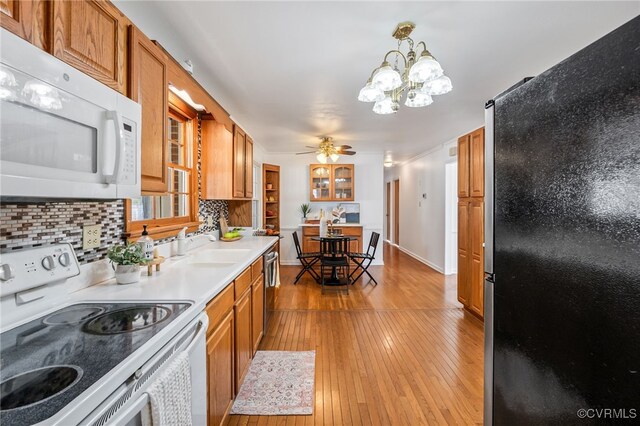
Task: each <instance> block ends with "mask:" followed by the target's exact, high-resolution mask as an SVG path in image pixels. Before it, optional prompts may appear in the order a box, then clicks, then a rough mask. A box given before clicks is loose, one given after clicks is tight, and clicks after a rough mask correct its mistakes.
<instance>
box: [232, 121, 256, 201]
mask: <svg viewBox="0 0 640 426" xmlns="http://www.w3.org/2000/svg"><path fill="white" fill-rule="evenodd" d="M251 197H253V140H252V139H251V138H250V137H249V136H247V134H246V133H245V132H244V131H243V130H242V129H241V128H240V127H239V126H237V125H236V126H235V129H234V134H233V198H251Z"/></svg>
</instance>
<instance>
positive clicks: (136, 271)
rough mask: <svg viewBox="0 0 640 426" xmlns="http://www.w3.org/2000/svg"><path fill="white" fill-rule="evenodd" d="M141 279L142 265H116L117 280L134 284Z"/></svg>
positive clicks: (121, 282) (119, 282) (120, 282)
mask: <svg viewBox="0 0 640 426" xmlns="http://www.w3.org/2000/svg"><path fill="white" fill-rule="evenodd" d="M138 281H140V265H116V282H117V283H118V284H133V283H137V282H138Z"/></svg>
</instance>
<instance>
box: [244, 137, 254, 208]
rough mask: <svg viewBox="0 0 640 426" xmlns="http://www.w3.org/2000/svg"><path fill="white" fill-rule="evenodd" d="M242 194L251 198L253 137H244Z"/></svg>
mask: <svg viewBox="0 0 640 426" xmlns="http://www.w3.org/2000/svg"><path fill="white" fill-rule="evenodd" d="M244 151H245V152H244V196H245V197H247V198H253V139H251V138H250V137H249V136H247V137H246V141H245V145H244Z"/></svg>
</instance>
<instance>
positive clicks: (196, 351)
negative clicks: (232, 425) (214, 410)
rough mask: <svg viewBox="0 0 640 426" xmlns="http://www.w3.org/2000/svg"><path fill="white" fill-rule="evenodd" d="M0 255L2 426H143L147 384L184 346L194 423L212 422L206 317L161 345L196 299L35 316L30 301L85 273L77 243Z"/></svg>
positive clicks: (63, 308) (100, 305)
mask: <svg viewBox="0 0 640 426" xmlns="http://www.w3.org/2000/svg"><path fill="white" fill-rule="evenodd" d="M0 256H1V260H0V294H1V297H2V298H3V299H4V300H3V302H5V303H3V305H2V306H3V310H2V323H1V324H0V329H1V331H2V333H1V334H0V360H1V361H0V362H1V367H2V372H1V374H0V391H1V395H0V423H1V424H11V425H16V426H20V425H33V424H47V425H65V426H67V425H76V424H82V425H95V426H101V425H105V424H122V425H135V424H140V422H141V415H140V413H141V411H142V410H143V409H145V407H146V405H147V403H148V395H147V394H146V392H145V390H146V389H147V388H148V386H149V385H150V384H151V383H153V381H154V379H155V378H156V377H158V375H159V374H160V373H161V372H162V371H163V368H164V367H166V366H167V365H169V363H170V362H171V361H172V360H173V359H174V358H175V357H176V356H177V355H178V354H179V353H182V352H185V351H186V352H188V353H189V360H190V364H191V370H192V374H191V378H192V388H193V391H192V418H193V424H195V425H198V424H205V418H206V383H205V382H204V380H203V374H202V371H205V369H206V363H205V356H206V355H205V337H204V336H205V334H206V328H207V324H208V320H207V317H206V315H205V314H201V315H199V316H198V317H197V318H196V319H194V320H192V321H190V322H189V323H188V324H187V325H186V326H184V327H182V328H181V329H180V330H178V331H177V332H176V334H175V335H173V336H172V337H171V339H170V340H169V341H168V342H166V343H164V344H160V345H159V344H158V340H157V335H158V334H159V333H160V332H161V331H162V330H163V329H165V328H167V327H169V326H170V324H171V323H172V322H173V321H175V320H177V319H179V317H180V315H181V314H183V313H184V312H185V311H186V310H187V309H188V308H189V306H190V305H191V303H190V302H189V301H175V302H167V301H163V302H159V303H150V302H148V301H145V302H136V301H127V302H122V301H118V302H103V301H97V302H93V301H87V302H83V303H74V304H59V305H58V306H54V307H51V308H50V309H48V310H45V311H44V312H42V313H41V315H33V309H32V308H30V304H34V303H40V305H42V299H44V298H46V297H52V295H51V292H50V291H48V286H50V285H51V284H53V283H60V282H61V281H64V280H66V279H67V278H70V277H73V276H75V275H78V274H79V272H80V271H79V266H78V263H77V259H76V257H75V254H74V251H73V248H72V247H71V246H70V245H69V244H58V245H55V246H48V247H41V248H36V249H30V250H24V251H17V252H9V253H3V254H2V255H0ZM8 298H13V299H14V301H15V303H6V302H7V301H8V300H7V299H8ZM178 322H179V321H178Z"/></svg>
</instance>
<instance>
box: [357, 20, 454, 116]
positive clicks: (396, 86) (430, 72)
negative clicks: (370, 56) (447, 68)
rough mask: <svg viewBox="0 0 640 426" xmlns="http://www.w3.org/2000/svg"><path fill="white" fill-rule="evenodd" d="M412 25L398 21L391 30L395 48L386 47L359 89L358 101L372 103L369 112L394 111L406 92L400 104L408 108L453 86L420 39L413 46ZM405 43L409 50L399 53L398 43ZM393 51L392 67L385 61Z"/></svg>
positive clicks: (427, 101) (427, 103)
mask: <svg viewBox="0 0 640 426" xmlns="http://www.w3.org/2000/svg"><path fill="white" fill-rule="evenodd" d="M414 28H415V25H414V24H413V23H411V22H402V23H400V24H398V26H397V27H396V29H395V30H394V31H393V37H394V38H395V39H396V40H398V48H397V49H394V50H390V51H388V52H387V54H386V55H384V59H383V60H382V64H381V65H380V66H379V67H378V68H376V69H375V70H373V72H372V73H371V76H370V77H369V80H367V83H366V84H365V85H364V87H363V88H362V89H360V93H359V94H358V100H359V101H361V102H375V103H374V104H373V112H375V113H376V114H394V113H396V112H398V109H400V99H401V97H402V95H403V94H404V92H405V91H406V92H407V94H406V100H405V102H404V104H405V105H406V106H408V107H413V108H416V107H424V106H427V105H431V104H432V103H433V98H432V96H434V95H443V94H445V93H448V92H450V91H451V89H452V88H453V86H452V85H451V80H450V79H449V77H447V76H446V75H444V72H443V71H442V67H441V66H440V63H438V61H436V59H435V58H434V57H433V55H432V54H431V52H429V51H428V50H427V45H426V44H425V42H424V41H421V42H419V43H418V44H417V45H416V44H415V43H414V41H413V39H411V37H409V35H410V34H411V32H412V31H413V29H414ZM403 42H406V44H408V45H409V51H408V52H407V53H406V55H405V54H404V53H402V52H401V51H400V48H401V47H402V43H403ZM414 46H415V49H416V50H418V49H419V48H420V46H422V51H421V53H420V56H419V57H418V60H416V51H415V50H414ZM394 53H395V60H394V65H393V68H392V67H391V64H390V63H389V62H388V58H389V56H390V55H393V54H394ZM400 59H402V61H401V63H402V65H403V70H402V73H401V72H400V70H399V69H398V61H399V60H400Z"/></svg>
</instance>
